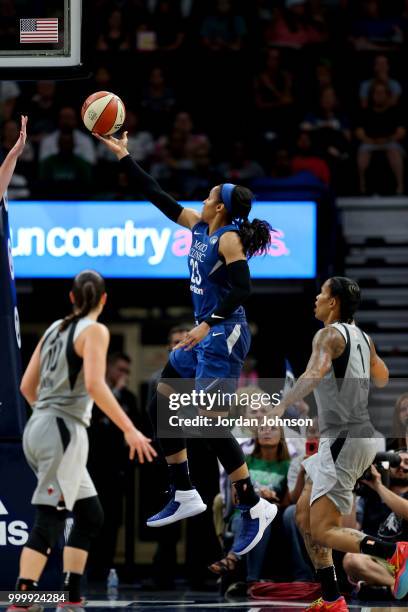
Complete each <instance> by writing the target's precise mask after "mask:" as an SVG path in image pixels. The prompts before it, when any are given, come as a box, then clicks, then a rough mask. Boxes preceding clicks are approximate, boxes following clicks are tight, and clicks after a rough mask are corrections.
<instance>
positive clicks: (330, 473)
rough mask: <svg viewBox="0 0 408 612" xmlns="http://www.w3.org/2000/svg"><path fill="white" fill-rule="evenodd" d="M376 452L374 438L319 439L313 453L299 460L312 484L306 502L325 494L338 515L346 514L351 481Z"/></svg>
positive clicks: (350, 507) (368, 464)
mask: <svg viewBox="0 0 408 612" xmlns="http://www.w3.org/2000/svg"><path fill="white" fill-rule="evenodd" d="M376 452H377V442H376V440H375V438H348V437H347V438H336V439H333V438H321V439H320V443H319V450H318V452H317V453H316V455H312V456H311V457H308V458H307V459H305V460H304V461H303V466H304V468H305V470H306V473H307V475H308V476H309V478H310V479H311V481H312V483H313V486H312V494H311V497H310V505H312V504H313V502H314V501H316V500H317V499H319V497H322V496H323V495H326V496H327V497H328V498H329V499H331V501H332V502H333V503H334V504H335V506H336V507H337V509H338V510H339V512H340V513H341V514H343V515H347V514H350V513H351V511H352V509H353V490H354V487H355V484H356V482H357V480H358V479H359V478H361V476H362V475H363V473H364V472H365V470H366V469H367V468H368V467H370V465H371V464H372V462H373V460H374V457H375V454H376Z"/></svg>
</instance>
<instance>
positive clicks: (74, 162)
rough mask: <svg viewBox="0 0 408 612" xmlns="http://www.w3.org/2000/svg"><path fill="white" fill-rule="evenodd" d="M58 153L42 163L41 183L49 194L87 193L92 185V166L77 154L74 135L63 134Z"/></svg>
mask: <svg viewBox="0 0 408 612" xmlns="http://www.w3.org/2000/svg"><path fill="white" fill-rule="evenodd" d="M57 146H58V149H57V152H56V153H55V154H54V155H49V156H47V157H46V158H45V159H43V161H41V163H40V181H41V184H42V185H43V188H44V189H45V190H46V192H47V193H51V194H52V195H53V196H54V197H58V196H62V197H64V196H65V195H66V194H67V193H69V194H72V193H77V194H81V193H87V191H88V190H89V189H90V187H91V185H92V166H91V164H90V163H88V162H87V161H85V160H84V159H83V158H82V157H80V156H79V155H77V154H76V153H75V143H74V134H73V133H72V132H61V133H60V134H59V137H58V141H57Z"/></svg>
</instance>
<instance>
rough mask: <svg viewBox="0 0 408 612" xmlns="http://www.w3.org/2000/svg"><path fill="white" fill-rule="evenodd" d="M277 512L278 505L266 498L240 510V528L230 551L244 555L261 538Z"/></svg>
mask: <svg viewBox="0 0 408 612" xmlns="http://www.w3.org/2000/svg"><path fill="white" fill-rule="evenodd" d="M277 513H278V507H277V506H276V505H275V504H271V503H270V502H268V501H266V499H262V498H261V499H260V500H259V502H258V503H257V504H255V506H252V508H247V509H245V510H242V528H241V531H240V533H239V535H238V537H237V539H236V541H235V542H234V544H233V546H232V549H231V552H233V553H235V554H236V555H246V554H247V553H248V552H249V551H250V550H252V549H253V548H254V547H255V546H256V545H257V544H258V542H260V540H261V539H262V536H263V534H264V532H265V529H266V528H267V527H268V526H269V525H270V524H271V523H272V521H273V519H274V518H275V516H276V515H277Z"/></svg>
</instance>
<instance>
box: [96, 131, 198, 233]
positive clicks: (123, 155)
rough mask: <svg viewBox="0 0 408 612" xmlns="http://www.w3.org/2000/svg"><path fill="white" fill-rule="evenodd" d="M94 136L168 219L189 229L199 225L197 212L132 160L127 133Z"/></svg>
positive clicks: (141, 191)
mask: <svg viewBox="0 0 408 612" xmlns="http://www.w3.org/2000/svg"><path fill="white" fill-rule="evenodd" d="M94 136H95V137H96V138H97V139H98V140H100V141H101V142H103V143H104V144H105V146H106V147H107V148H108V149H109V150H110V151H112V153H114V154H115V155H116V157H117V158H118V160H119V162H120V165H121V169H122V170H123V171H124V172H125V173H126V174H127V175H128V177H129V179H130V180H131V181H132V183H133V184H134V185H136V186H137V189H138V191H140V193H142V194H143V195H144V196H145V198H146V199H147V200H150V202H151V203H152V204H154V205H155V206H156V207H157V208H158V209H159V210H161V212H162V213H163V214H165V215H166V217H167V218H168V219H170V220H171V221H174V222H175V223H178V224H179V225H182V226H184V227H188V228H189V229H191V228H192V227H193V226H194V225H195V224H196V223H198V221H199V220H200V215H199V213H198V212H197V211H195V210H193V209H191V208H183V206H181V205H180V204H179V203H178V202H177V201H176V200H175V199H174V198H173V197H172V196H171V195H169V194H168V193H166V192H165V191H163V189H162V188H161V187H160V185H159V183H158V182H157V181H156V180H155V179H154V178H153V177H152V176H150V174H148V173H147V172H145V171H144V170H143V168H141V167H140V166H139V164H137V163H136V162H135V160H134V159H132V157H131V156H130V155H129V151H128V150H127V142H128V139H127V132H124V133H123V135H122V138H120V139H118V138H114V137H113V136H100V135H99V134H94Z"/></svg>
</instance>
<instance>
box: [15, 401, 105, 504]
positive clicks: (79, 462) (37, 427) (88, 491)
mask: <svg viewBox="0 0 408 612" xmlns="http://www.w3.org/2000/svg"><path fill="white" fill-rule="evenodd" d="M23 449H24V454H25V456H26V459H27V461H28V463H29V465H30V467H31V469H32V470H33V471H34V473H35V475H36V476H37V479H38V484H37V488H36V489H35V491H34V495H33V497H32V500H31V501H32V503H33V504H43V505H46V506H57V504H58V502H59V501H60V500H61V499H62V498H63V499H64V501H65V506H66V508H67V509H68V510H72V508H73V506H74V504H75V502H76V501H77V500H79V499H85V498H87V497H93V496H95V495H97V492H96V489H95V486H94V484H93V482H92V479H91V477H90V475H89V473H88V470H87V469H86V464H87V459H88V434H87V432H86V429H85V427H84V426H83V425H82V424H81V423H80V422H79V421H76V420H75V419H70V418H67V417H66V416H55V414H49V413H46V412H44V413H36V412H34V414H33V416H32V417H31V418H30V420H29V421H28V423H27V425H26V427H25V430H24V435H23Z"/></svg>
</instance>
